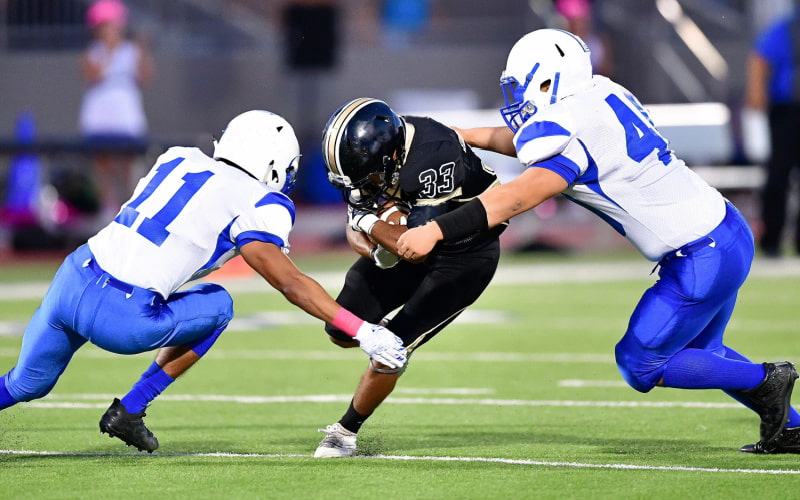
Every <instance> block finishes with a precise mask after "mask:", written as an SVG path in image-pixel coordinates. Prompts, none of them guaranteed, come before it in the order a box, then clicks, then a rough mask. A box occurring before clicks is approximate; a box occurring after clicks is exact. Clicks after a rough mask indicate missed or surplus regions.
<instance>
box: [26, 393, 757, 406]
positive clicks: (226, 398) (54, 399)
mask: <svg viewBox="0 0 800 500" xmlns="http://www.w3.org/2000/svg"><path fill="white" fill-rule="evenodd" d="M114 397H115V396H114V395H112V394H50V395H48V396H47V397H45V398H43V399H40V400H38V401H32V402H29V403H22V405H23V406H24V407H26V408H47V409H49V408H64V409H87V408H97V409H102V408H106V407H107V406H108V400H110V399H112V398H114ZM351 399H353V395H352V394H317V395H307V396H231V395H223V394H203V395H192V394H162V395H160V396H159V397H158V400H159V401H161V402H173V403H174V402H201V403H210V402H213V403H236V404H283V403H348V402H349V401H350V400H351ZM95 400H96V401H102V402H98V403H89V402H85V401H95ZM386 402H387V403H391V404H416V405H452V406H457V405H460V406H469V405H472V406H528V407H569V408H576V407H584V408H585V407H591V408H701V409H732V408H736V409H745V408H744V407H743V406H742V405H741V404H739V403H733V402H732V403H716V402H703V401H577V400H563V401H559V400H536V399H495V398H435V397H431V398H420V397H417V398H414V397H395V396H389V398H388V399H387V400H386Z"/></svg>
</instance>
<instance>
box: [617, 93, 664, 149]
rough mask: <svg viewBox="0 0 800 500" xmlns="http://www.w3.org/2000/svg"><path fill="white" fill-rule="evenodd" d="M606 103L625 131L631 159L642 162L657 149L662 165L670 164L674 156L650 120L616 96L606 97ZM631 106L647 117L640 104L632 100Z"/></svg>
mask: <svg viewBox="0 0 800 500" xmlns="http://www.w3.org/2000/svg"><path fill="white" fill-rule="evenodd" d="M606 103H608V105H609V106H611V109H612V110H613V111H614V114H615V115H617V120H619V123H620V124H621V125H622V127H623V128H624V129H625V145H626V147H627V149H628V157H629V158H630V159H632V160H635V161H637V162H641V161H642V160H644V159H645V158H646V157H647V155H649V154H650V153H652V152H653V150H654V149H655V150H657V151H658V159H659V160H660V161H661V163H663V164H664V165H667V164H668V163H669V162H670V160H671V159H672V155H671V152H670V150H669V147H668V145H667V141H666V139H664V138H663V137H662V136H661V134H659V133H658V131H657V130H656V129H655V127H654V126H653V124H652V123H650V121H649V120H647V121H645V120H643V119H642V118H641V117H640V116H639V115H638V114H637V113H636V111H634V110H633V109H632V108H631V107H630V106H629V105H627V104H626V103H625V102H623V101H622V99H620V98H619V97H618V96H617V95H615V94H611V95H609V96H608V97H606ZM631 104H632V105H634V106H635V107H636V108H637V109H638V110H639V111H640V112H641V113H642V114H644V115H645V116H647V115H646V114H645V112H644V109H642V107H641V105H639V104H638V102H636V101H633V100H631Z"/></svg>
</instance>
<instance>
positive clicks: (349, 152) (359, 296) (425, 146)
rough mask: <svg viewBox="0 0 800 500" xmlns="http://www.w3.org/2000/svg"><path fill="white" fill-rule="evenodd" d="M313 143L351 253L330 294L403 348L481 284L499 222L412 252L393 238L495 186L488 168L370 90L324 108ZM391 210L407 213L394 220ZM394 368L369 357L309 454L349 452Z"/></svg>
mask: <svg viewBox="0 0 800 500" xmlns="http://www.w3.org/2000/svg"><path fill="white" fill-rule="evenodd" d="M322 148H323V156H324V159H325V166H326V168H327V170H328V180H329V181H330V182H331V183H332V184H333V185H334V186H335V187H336V188H338V189H339V190H341V192H342V195H343V197H344V199H345V201H346V202H347V205H348V222H347V227H346V233H347V240H348V242H349V243H350V245H351V247H353V249H354V250H355V251H356V252H357V253H359V254H360V255H361V258H360V259H359V260H358V261H356V262H355V264H353V266H352V267H351V268H350V270H349V271H348V272H347V277H346V279H345V283H344V288H343V289H342V291H341V292H340V293H339V296H338V297H337V299H336V300H337V301H339V303H340V304H341V305H342V306H343V307H346V308H347V309H349V310H351V311H352V312H353V313H354V314H356V315H358V316H360V317H362V318H364V319H365V320H366V321H375V322H378V321H383V324H384V325H387V328H389V329H390V330H391V331H393V332H394V333H395V334H396V335H397V336H398V337H400V338H401V339H403V342H404V345H405V346H406V348H407V349H408V355H409V357H410V355H411V353H412V352H414V350H415V349H416V348H418V347H420V346H421V345H422V344H424V343H425V342H427V341H429V340H430V339H431V338H433V336H434V335H436V334H437V333H439V332H440V331H441V330H442V329H443V328H444V327H445V326H447V325H448V324H450V323H451V322H452V321H453V320H454V319H455V318H456V317H457V316H458V315H459V314H460V313H461V312H462V311H464V309H466V308H467V306H469V305H470V304H472V303H473V302H475V300H477V299H478V297H479V296H480V294H481V293H482V292H483V290H485V289H486V287H487V286H488V285H489V282H490V281H491V279H492V276H494V273H495V270H496V268H497V262H498V260H499V258H500V243H499V241H498V236H499V235H500V233H501V232H502V231H503V229H504V228H505V226H503V225H501V226H497V227H496V228H494V229H492V230H489V231H483V232H477V233H474V234H470V235H468V236H466V237H464V238H462V239H461V240H459V241H456V242H450V243H446V244H441V245H440V246H439V247H437V248H436V250H435V251H434V252H432V253H431V254H430V255H428V257H427V258H426V259H425V260H424V261H419V262H409V261H405V260H402V259H400V258H399V257H398V256H397V255H396V254H395V251H396V243H397V238H398V237H399V236H400V235H401V234H402V233H403V232H405V230H406V229H407V228H408V227H415V226H420V225H424V224H425V223H426V222H428V221H429V220H431V219H433V218H434V217H436V216H439V215H442V214H444V213H446V212H449V211H451V210H454V209H455V208H457V207H459V206H461V205H463V204H464V203H466V202H468V201H470V200H472V199H474V198H476V197H477V196H478V195H480V194H481V193H483V192H485V191H486V190H488V189H492V188H493V187H495V186H498V185H499V184H500V183H499V181H498V179H497V175H496V174H495V172H494V171H493V170H492V169H491V168H489V167H487V166H486V165H484V164H483V162H482V161H481V160H480V158H478V157H477V156H476V155H475V154H474V153H473V152H472V150H471V149H470V147H469V146H467V145H466V144H465V143H464V141H463V140H462V139H461V137H460V136H459V135H458V134H457V133H456V132H455V131H454V130H453V129H451V128H449V127H447V126H446V125H443V124H441V123H439V122H437V121H435V120H432V119H430V118H425V117H417V116H399V115H397V114H396V113H395V112H394V111H392V109H391V108H390V107H389V106H388V105H387V104H386V103H385V102H383V101H380V100H377V99H371V98H359V99H355V100H353V101H350V102H348V103H347V104H345V105H344V106H342V107H341V108H339V109H338V110H337V111H336V112H335V113H334V114H333V115H332V116H331V118H330V120H329V121H328V124H327V125H326V127H325V130H324V132H323V140H322ZM398 212H400V213H402V214H407V215H405V216H403V217H402V218H400V219H399V220H398V215H399V214H398ZM398 307H399V308H400V309H399V310H398V311H397V313H396V314H394V316H392V317H391V318H388V317H387V315H389V314H390V313H392V311H394V310H395V309H397V308H398ZM325 331H326V332H327V333H328V335H329V336H330V339H331V341H332V342H333V343H335V344H336V345H339V346H341V347H355V346H357V345H358V343H357V342H353V340H352V339H351V338H349V337H348V336H347V335H345V334H344V333H343V332H341V331H340V330H338V329H337V328H335V327H334V326H333V325H330V324H326V325H325ZM401 373H402V370H393V369H389V368H388V367H386V366H382V365H381V364H379V363H371V364H370V366H369V367H368V368H367V369H366V371H365V372H364V374H363V375H362V377H361V381H360V383H359V386H358V388H357V389H356V392H355V395H354V396H353V400H352V401H351V403H350V406H349V408H348V409H347V411H346V412H345V414H344V415H343V416H342V418H341V419H340V420H339V421H338V422H336V423H334V424H332V425H329V426H327V427H326V428H325V429H320V431H321V432H324V433H326V434H327V436H326V437H325V438H324V439H323V440H322V442H321V443H320V445H319V447H318V448H317V450H316V452H315V453H314V456H315V457H349V456H352V455H353V454H354V453H355V451H356V437H357V433H358V431H359V429H360V428H361V425H362V424H363V423H364V421H365V420H366V419H367V418H369V416H370V415H371V414H372V413H373V412H374V411H375V409H376V408H377V407H378V405H380V404H381V402H383V400H384V399H386V397H387V396H388V395H389V394H390V393H391V392H392V390H393V389H394V386H395V384H396V382H397V379H398V377H399V376H400V375H401Z"/></svg>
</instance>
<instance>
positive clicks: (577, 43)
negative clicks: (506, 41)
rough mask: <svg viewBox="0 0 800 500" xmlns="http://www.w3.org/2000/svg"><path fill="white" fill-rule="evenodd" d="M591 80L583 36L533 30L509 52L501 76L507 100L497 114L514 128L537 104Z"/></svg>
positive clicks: (584, 86) (561, 31)
mask: <svg viewBox="0 0 800 500" xmlns="http://www.w3.org/2000/svg"><path fill="white" fill-rule="evenodd" d="M591 81H592V62H591V60H590V59H589V47H588V46H587V45H586V44H585V43H584V42H583V40H581V39H580V38H579V37H577V36H575V35H573V34H572V33H569V32H567V31H563V30H557V29H540V30H536V31H532V32H530V33H528V34H527V35H525V36H523V37H522V38H520V39H519V40H518V41H517V43H515V44H514V46H513V47H512V48H511V52H509V54H508V61H507V62H506V69H505V71H503V74H502V75H501V76H500V87H501V88H502V89H503V97H504V98H505V103H506V106H505V107H504V108H501V109H500V114H502V115H503V119H504V120H505V122H506V124H508V126H509V128H511V130H513V131H514V132H516V131H517V130H518V129H519V127H520V126H521V125H522V124H523V123H525V121H526V120H527V119H528V118H530V117H531V115H533V114H534V113H536V111H538V109H539V108H543V107H545V106H549V105H550V104H553V103H554V102H556V101H558V100H560V99H563V98H565V97H567V96H570V95H573V94H575V93H576V92H579V91H580V90H583V89H585V88H587V87H588V86H589V85H590V84H591ZM548 83H549V87H546V90H542V88H543V87H545V86H546V84H548Z"/></svg>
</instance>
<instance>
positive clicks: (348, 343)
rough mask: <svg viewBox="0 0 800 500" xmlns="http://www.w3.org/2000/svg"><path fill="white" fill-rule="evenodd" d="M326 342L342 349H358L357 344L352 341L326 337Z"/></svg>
mask: <svg viewBox="0 0 800 500" xmlns="http://www.w3.org/2000/svg"><path fill="white" fill-rule="evenodd" d="M328 340H330V341H331V342H332V343H333V344H336V345H338V346H339V347H344V348H350V347H358V342H356V341H354V340H341V339H338V338H336V337H333V336H330V335H328Z"/></svg>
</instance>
